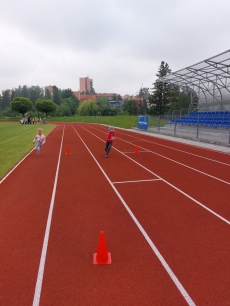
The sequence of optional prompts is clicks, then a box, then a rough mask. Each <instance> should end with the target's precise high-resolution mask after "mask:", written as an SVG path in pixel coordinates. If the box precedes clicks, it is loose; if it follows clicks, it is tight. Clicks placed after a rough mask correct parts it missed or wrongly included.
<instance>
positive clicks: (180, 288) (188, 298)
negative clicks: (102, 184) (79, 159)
mask: <svg viewBox="0 0 230 306" xmlns="http://www.w3.org/2000/svg"><path fill="white" fill-rule="evenodd" d="M72 127H73V126H72ZM73 129H74V130H75V128H74V127H73ZM75 132H76V134H77V135H78V137H79V138H80V139H81V141H82V143H83V144H84V146H85V147H86V149H87V150H88V152H89V153H90V155H91V156H92V158H93V159H94V161H95V163H96V164H97V165H98V167H99V169H100V170H101V172H102V173H103V174H104V176H105V178H106V179H107V181H108V182H109V184H110V186H111V187H112V188H113V190H114V192H115V193H116V194H117V196H118V198H119V199H120V201H121V203H122V204H123V205H124V207H125V209H126V210H127V212H128V213H129V215H130V216H131V218H132V219H133V221H134V222H135V224H136V225H137V227H138V228H139V230H140V232H141V233H142V235H143V236H144V237H145V239H146V241H147V242H148V244H149V245H150V247H151V249H152V250H153V252H154V253H155V255H156V256H157V258H158V259H159V261H160V262H161V264H162V265H163V267H164V268H165V270H166V271H167V273H168V274H169V276H170V277H171V279H172V281H173V282H174V284H175V285H176V287H177V289H178V290H179V291H180V293H181V295H182V296H183V297H184V299H185V300H186V302H187V303H188V305H190V306H195V305H196V304H195V303H194V302H193V300H192V299H191V297H190V296H189V294H188V293H187V291H186V290H185V288H184V287H183V285H182V284H181V283H180V281H179V279H178V278H177V277H176V275H175V274H174V273H173V271H172V269H171V268H170V267H169V265H168V264H167V262H166V261H165V259H164V257H163V256H162V255H161V253H160V252H159V251H158V249H157V247H156V246H155V244H154V243H153V242H152V240H151V239H150V237H149V236H148V234H147V233H146V231H145V230H144V228H143V227H142V226H141V224H140V222H139V221H138V220H137V218H136V217H135V215H134V214H133V212H132V211H131V209H130V208H129V206H128V205H127V204H126V202H125V200H124V199H123V198H122V196H121V195H120V193H119V192H118V191H117V189H116V188H115V187H114V185H113V183H112V182H111V180H110V179H109V177H108V176H107V174H106V173H105V171H104V170H103V169H102V167H101V165H100V164H99V163H98V161H97V160H96V158H95V156H94V155H93V153H92V152H91V151H90V149H89V148H88V147H87V145H86V144H85V142H84V140H83V139H82V138H81V136H80V135H79V134H78V132H77V131H76V130H75Z"/></svg>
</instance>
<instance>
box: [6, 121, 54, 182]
mask: <svg viewBox="0 0 230 306" xmlns="http://www.w3.org/2000/svg"><path fill="white" fill-rule="evenodd" d="M38 127H42V129H43V133H44V135H47V134H48V133H49V132H50V131H51V130H52V129H53V128H54V127H55V125H54V124H47V125H45V124H44V125H42V126H39V125H32V124H19V123H6V122H5V123H3V124H2V123H0V165H1V167H0V178H2V177H3V176H4V175H5V174H6V173H7V172H9V171H10V170H11V169H12V168H13V167H14V166H15V165H16V164H17V162H18V161H19V160H21V159H22V158H23V157H24V156H25V155H26V154H27V153H28V152H29V151H30V150H31V149H32V148H33V147H34V144H33V143H32V141H33V139H34V137H35V135H36V133H37V128H38Z"/></svg>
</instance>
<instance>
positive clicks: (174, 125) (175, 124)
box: [174, 120, 176, 137]
mask: <svg viewBox="0 0 230 306" xmlns="http://www.w3.org/2000/svg"><path fill="white" fill-rule="evenodd" d="M175 136H176V120H175V122H174V137H175Z"/></svg>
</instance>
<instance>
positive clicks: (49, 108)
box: [35, 99, 57, 117]
mask: <svg viewBox="0 0 230 306" xmlns="http://www.w3.org/2000/svg"><path fill="white" fill-rule="evenodd" d="M35 107H36V109H37V111H39V112H42V113H45V114H46V117H47V114H48V113H53V112H55V110H56V108H57V105H56V104H55V103H53V101H51V100H41V99H39V100H37V101H36V103H35Z"/></svg>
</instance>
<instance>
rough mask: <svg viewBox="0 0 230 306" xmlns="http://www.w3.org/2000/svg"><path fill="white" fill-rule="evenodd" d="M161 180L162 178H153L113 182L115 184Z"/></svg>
mask: <svg viewBox="0 0 230 306" xmlns="http://www.w3.org/2000/svg"><path fill="white" fill-rule="evenodd" d="M154 181H161V179H152V180H137V181H121V182H112V183H113V184H126V183H142V182H154Z"/></svg>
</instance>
